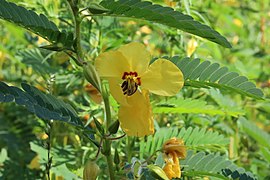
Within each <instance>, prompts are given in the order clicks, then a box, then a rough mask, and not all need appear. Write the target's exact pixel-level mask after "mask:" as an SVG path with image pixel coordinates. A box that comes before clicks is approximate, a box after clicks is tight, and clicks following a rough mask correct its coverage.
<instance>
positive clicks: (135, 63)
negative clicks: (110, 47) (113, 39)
mask: <svg viewBox="0 0 270 180" xmlns="http://www.w3.org/2000/svg"><path fill="white" fill-rule="evenodd" d="M118 51H119V52H121V53H122V54H123V56H125V58H126V59H128V61H129V63H130V65H131V71H133V72H137V73H138V74H139V75H141V74H142V73H144V72H145V71H146V70H147V68H148V66H149V63H150V59H151V56H150V53H149V52H148V51H147V50H146V47H145V46H144V45H143V44H141V43H138V42H132V43H129V44H126V45H124V46H122V47H120V48H119V49H118Z"/></svg>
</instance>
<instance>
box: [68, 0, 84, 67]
mask: <svg viewBox="0 0 270 180" xmlns="http://www.w3.org/2000/svg"><path fill="white" fill-rule="evenodd" d="M67 1H68V4H69V6H70V9H71V10H72V15H73V19H74V23H75V34H74V35H75V51H76V55H77V59H75V62H76V63H77V65H79V66H82V65H83V64H84V61H83V51H82V46H81V22H82V18H81V17H80V14H79V8H78V4H77V3H75V4H74V2H73V0H67Z"/></svg>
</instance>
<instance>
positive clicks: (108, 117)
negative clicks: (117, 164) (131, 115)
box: [102, 85, 115, 180]
mask: <svg viewBox="0 0 270 180" xmlns="http://www.w3.org/2000/svg"><path fill="white" fill-rule="evenodd" d="M102 96H103V100H104V105H105V115H106V133H108V132H109V130H108V129H109V127H110V124H111V108H110V101H109V95H108V92H107V89H106V88H105V87H104V85H103V86H102ZM105 141H106V142H105V144H106V145H107V147H106V148H108V149H109V153H106V154H105V156H106V160H107V165H108V170H109V175H110V179H111V180H114V179H115V178H114V169H113V159H112V154H111V141H110V140H109V139H105Z"/></svg>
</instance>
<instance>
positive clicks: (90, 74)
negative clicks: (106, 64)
mask: <svg viewBox="0 0 270 180" xmlns="http://www.w3.org/2000/svg"><path fill="white" fill-rule="evenodd" d="M83 74H84V77H85V79H86V80H87V81H88V82H89V83H91V84H92V85H93V86H94V87H95V88H96V89H97V90H98V91H99V92H100V90H101V83H100V79H99V76H98V74H97V71H96V69H95V67H94V66H93V65H92V64H91V63H88V64H86V65H84V66H83Z"/></svg>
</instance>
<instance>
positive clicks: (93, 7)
mask: <svg viewBox="0 0 270 180" xmlns="http://www.w3.org/2000/svg"><path fill="white" fill-rule="evenodd" d="M88 10H89V11H90V13H92V14H102V13H105V12H108V11H109V10H108V9H106V8H104V7H103V6H101V5H100V4H96V3H90V5H89V6H88Z"/></svg>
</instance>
